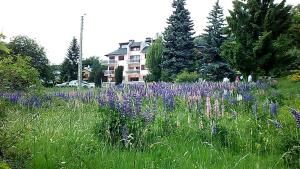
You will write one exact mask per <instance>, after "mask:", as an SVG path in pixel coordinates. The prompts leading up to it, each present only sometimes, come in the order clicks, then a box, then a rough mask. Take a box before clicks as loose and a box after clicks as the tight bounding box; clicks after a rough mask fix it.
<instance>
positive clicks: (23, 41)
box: [8, 35, 53, 83]
mask: <svg viewBox="0 0 300 169" xmlns="http://www.w3.org/2000/svg"><path fill="white" fill-rule="evenodd" d="M8 48H9V49H10V50H11V52H10V53H11V55H13V56H14V57H30V65H31V66H32V67H34V68H35V69H36V70H37V71H38V72H39V77H40V79H42V80H43V81H44V82H46V83H47V82H48V81H49V80H52V77H53V75H52V72H51V69H50V65H49V60H48V59H47V57H46V52H45V49H44V47H42V46H40V45H39V44H38V43H37V42H36V41H35V40H34V39H31V38H29V37H28V36H21V35H20V36H16V37H14V38H12V39H11V41H10V42H9V43H8Z"/></svg>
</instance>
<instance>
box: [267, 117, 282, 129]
mask: <svg viewBox="0 0 300 169" xmlns="http://www.w3.org/2000/svg"><path fill="white" fill-rule="evenodd" d="M269 121H271V122H272V123H273V124H274V126H275V127H276V128H278V129H279V128H282V126H281V124H280V123H279V122H278V121H277V120H271V119H270V120H269Z"/></svg>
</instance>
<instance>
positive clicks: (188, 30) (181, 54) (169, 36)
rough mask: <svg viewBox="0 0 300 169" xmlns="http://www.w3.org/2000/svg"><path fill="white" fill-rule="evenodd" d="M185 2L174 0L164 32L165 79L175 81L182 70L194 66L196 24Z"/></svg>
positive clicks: (163, 63)
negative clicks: (194, 28) (194, 29)
mask: <svg viewBox="0 0 300 169" xmlns="http://www.w3.org/2000/svg"><path fill="white" fill-rule="evenodd" d="M185 4H186V1H185V0H174V1H173V4H172V7H173V8H174V11H173V14H172V15H171V16H170V17H169V19H168V22H167V23H168V26H167V28H166V29H165V32H164V34H163V35H164V42H165V43H164V44H165V48H164V50H163V58H162V63H161V68H162V80H163V81H173V80H174V79H175V77H176V75H177V74H178V73H180V72H181V71H183V70H185V69H187V70H193V68H194V62H195V53H194V43H193V40H194V38H193V35H194V31H193V26H194V24H193V22H192V20H191V17H190V12H189V11H188V10H187V9H186V8H185Z"/></svg>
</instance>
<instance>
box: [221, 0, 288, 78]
mask: <svg viewBox="0 0 300 169" xmlns="http://www.w3.org/2000/svg"><path fill="white" fill-rule="evenodd" d="M233 4H234V8H233V10H232V11H230V16H229V17H228V18H227V20H228V25H229V28H230V30H231V32H232V34H233V36H234V43H235V44H236V47H235V48H233V49H232V51H230V49H227V51H226V52H223V54H225V53H226V54H229V55H230V54H231V56H227V57H229V58H231V59H234V60H235V62H234V63H235V64H234V66H235V67H237V68H238V69H239V70H241V71H242V73H244V74H250V73H251V72H253V73H254V74H259V75H274V73H275V72H277V71H275V70H274V69H275V68H278V67H282V66H284V67H286V65H288V64H289V63H290V62H291V61H290V60H289V63H286V62H285V61H286V60H282V59H283V58H282V57H281V56H282V55H280V53H279V51H280V52H286V50H282V49H278V50H277V49H276V47H275V46H274V43H275V42H276V41H277V40H278V38H279V37H280V36H281V35H283V34H285V33H287V30H288V28H289V27H290V21H291V15H290V9H291V7H290V6H286V5H285V1H284V0H283V1H282V2H281V3H279V4H275V3H273V1H265V0H263V1H262V0H260V1H255V0H248V1H246V2H244V1H240V0H235V1H234V2H233ZM241 28H242V29H241ZM227 45H229V44H227ZM223 49H224V48H223ZM231 63H232V62H231ZM282 63H285V65H283V64H282Z"/></svg>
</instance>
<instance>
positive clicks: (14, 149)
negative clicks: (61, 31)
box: [0, 79, 300, 169]
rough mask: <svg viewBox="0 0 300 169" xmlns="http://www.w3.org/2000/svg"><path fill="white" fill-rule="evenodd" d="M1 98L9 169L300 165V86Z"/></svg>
mask: <svg viewBox="0 0 300 169" xmlns="http://www.w3.org/2000/svg"><path fill="white" fill-rule="evenodd" d="M109 90H114V92H113V93H111V92H109ZM207 91H208V92H207ZM45 94H47V95H45ZM239 94H241V95H242V100H239V99H236V98H237V97H238V95H239ZM33 95H34V97H33ZM199 96H200V97H199ZM1 98H2V99H1V102H0V104H1V105H0V106H1V107H0V111H1V117H0V118H1V129H0V131H1V135H0V143H1V144H0V150H1V154H0V168H39V169H48V168H49V169H51V168H68V169H74V168H80V169H85V168H86V169H96V168H99V169H100V168H116V169H117V168H118V169H119V168H122V169H123V168H124V169H125V168H128V169H134V168H137V169H140V168H150V169H151V168H164V169H167V168H170V169H171V168H172V169H173V168H187V169H190V168H198V169H199V168H200V169H202V168H203V169H216V168H218V169H228V168H230V169H235V168H236V169H239V168H241V169H242V168H245V169H246V168H247V169H250V168H253V169H254V168H255V169H256V168H257V169H267V168H276V169H277V168H278V169H281V168H298V167H300V156H299V151H300V148H299V147H300V128H297V121H296V118H295V117H294V116H293V114H292V113H291V108H294V109H295V110H297V111H298V112H299V110H300V83H292V82H289V81H287V80H286V79H280V80H278V84H277V83H276V82H272V83H268V84H252V85H248V84H245V85H240V86H239V85H233V84H232V85H223V84H199V85H197V84H194V85H192V86H189V85H186V86H184V87H182V86H180V85H173V84H161V85H160V84H156V85H153V86H148V88H147V87H140V86H134V87H126V86H125V87H114V88H112V89H95V90H92V91H83V92H77V91H76V90H73V89H69V90H68V89H57V88H55V89H54V88H53V89H47V90H46V91H44V92H42V93H39V94H20V93H19V94H15V95H12V94H11V95H9V94H2V97H1ZM25 98H26V99H25ZM216 100H218V101H216ZM139 104H140V105H139ZM274 106H275V107H274Z"/></svg>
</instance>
